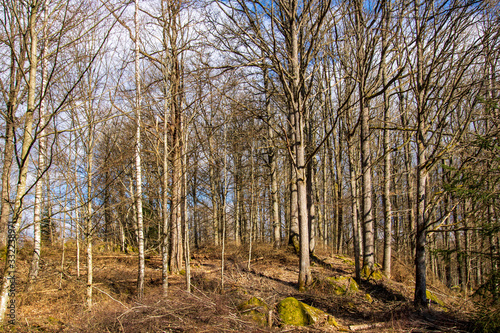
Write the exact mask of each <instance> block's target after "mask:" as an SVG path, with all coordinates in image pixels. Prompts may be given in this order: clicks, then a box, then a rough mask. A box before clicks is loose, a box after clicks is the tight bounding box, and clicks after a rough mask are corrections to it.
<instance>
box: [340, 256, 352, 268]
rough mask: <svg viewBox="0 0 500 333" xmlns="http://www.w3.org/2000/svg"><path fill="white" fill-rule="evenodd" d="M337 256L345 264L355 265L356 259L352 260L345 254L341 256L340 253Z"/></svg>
mask: <svg viewBox="0 0 500 333" xmlns="http://www.w3.org/2000/svg"><path fill="white" fill-rule="evenodd" d="M337 258H339V259H340V260H342V262H343V263H344V264H347V265H349V266H354V260H352V259H350V258H347V257H344V256H340V255H337Z"/></svg>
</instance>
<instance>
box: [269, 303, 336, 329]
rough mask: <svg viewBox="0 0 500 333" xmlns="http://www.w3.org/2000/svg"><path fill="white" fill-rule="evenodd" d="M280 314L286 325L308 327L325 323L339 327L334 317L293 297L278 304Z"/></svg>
mask: <svg viewBox="0 0 500 333" xmlns="http://www.w3.org/2000/svg"><path fill="white" fill-rule="evenodd" d="M278 314H279V316H280V319H281V321H282V323H283V324H284V325H293V326H308V325H314V324H316V323H319V322H322V321H324V322H326V323H327V324H328V325H332V326H335V327H338V324H337V322H336V320H335V318H334V317H332V316H330V315H328V314H326V313H325V312H323V311H321V310H320V309H317V308H315V307H312V306H310V305H307V304H305V303H302V302H300V301H298V300H297V299H296V298H293V297H288V298H285V299H284V300H282V301H281V302H280V303H279V304H278Z"/></svg>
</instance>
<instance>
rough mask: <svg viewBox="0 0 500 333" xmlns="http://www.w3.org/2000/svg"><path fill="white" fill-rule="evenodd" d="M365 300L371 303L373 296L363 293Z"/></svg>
mask: <svg viewBox="0 0 500 333" xmlns="http://www.w3.org/2000/svg"><path fill="white" fill-rule="evenodd" d="M365 300H366V301H367V302H368V303H373V298H372V297H371V296H370V294H365Z"/></svg>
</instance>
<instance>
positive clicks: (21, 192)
mask: <svg viewBox="0 0 500 333" xmlns="http://www.w3.org/2000/svg"><path fill="white" fill-rule="evenodd" d="M40 5H41V3H40V2H39V1H34V2H33V3H32V4H31V6H30V8H29V13H28V28H27V34H26V38H27V40H26V44H28V45H29V49H28V51H29V55H28V61H29V72H28V99H27V110H26V113H25V116H24V133H23V141H22V147H21V154H20V160H19V161H20V165H19V176H18V180H17V186H16V198H15V201H14V210H13V216H12V221H11V223H10V225H9V226H8V231H7V235H8V236H7V260H6V261H5V268H4V274H3V278H2V289H1V292H0V322H4V320H5V312H6V310H7V304H9V300H10V299H12V301H13V302H15V298H14V295H12V296H11V295H10V294H11V293H10V290H11V289H14V290H15V276H16V259H17V244H18V242H17V240H18V237H19V231H20V226H21V215H22V206H23V200H24V197H25V195H26V181H27V177H28V166H29V152H30V149H31V147H32V145H33V140H34V139H33V135H32V134H33V116H34V113H35V107H36V105H35V93H36V70H37V63H38V55H37V50H38V38H37V30H36V21H37V17H38V11H39V9H40Z"/></svg>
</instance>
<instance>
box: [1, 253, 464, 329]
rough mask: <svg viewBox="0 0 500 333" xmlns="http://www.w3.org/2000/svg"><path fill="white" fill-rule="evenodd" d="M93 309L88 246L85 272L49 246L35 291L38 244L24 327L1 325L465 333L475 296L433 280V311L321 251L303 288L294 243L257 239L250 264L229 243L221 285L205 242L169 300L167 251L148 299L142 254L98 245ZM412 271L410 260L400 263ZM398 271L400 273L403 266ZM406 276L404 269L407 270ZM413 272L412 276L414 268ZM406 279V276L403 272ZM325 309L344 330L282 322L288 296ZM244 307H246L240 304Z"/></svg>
mask: <svg viewBox="0 0 500 333" xmlns="http://www.w3.org/2000/svg"><path fill="white" fill-rule="evenodd" d="M95 248H96V249H97V250H96V253H95V259H94V281H95V288H94V307H93V308H92V310H91V311H87V310H86V309H85V307H84V304H85V302H84V300H85V286H86V284H85V281H86V277H85V276H84V273H85V262H84V261H83V260H84V257H83V253H82V258H81V260H82V262H81V263H80V273H81V276H80V278H78V277H77V270H76V256H75V249H74V247H72V246H70V245H68V248H67V250H66V255H65V261H64V265H63V270H62V272H61V252H62V251H61V249H60V248H50V249H45V250H44V252H43V253H42V269H41V275H40V278H39V279H38V281H37V283H36V284H35V285H34V286H33V288H32V289H31V291H30V292H26V291H25V285H26V276H27V268H28V264H29V260H28V259H29V258H30V251H29V248H28V247H25V248H23V249H22V250H21V251H20V255H19V257H20V264H19V268H18V286H19V288H18V290H19V292H18V301H17V303H18V307H17V324H16V325H15V326H7V327H4V328H3V331H5V332H9V331H15V332H42V331H44V332H291V331H303V332H324V331H339V330H340V331H360V332H362V331H365V332H410V331H411V332H466V331H467V327H468V323H467V320H466V319H467V318H468V317H467V312H466V310H467V309H471V304H470V302H469V301H467V300H465V299H463V298H461V297H458V295H457V296H452V295H451V294H452V292H451V291H449V290H446V289H444V287H440V288H439V289H436V288H433V287H430V288H429V289H430V290H431V292H432V296H433V297H434V296H435V297H436V298H435V301H434V302H432V303H431V305H430V309H429V310H427V311H423V312H416V311H415V310H414V308H413V306H412V298H413V289H412V288H413V287H412V285H411V282H412V281H404V283H403V282H395V281H389V280H386V279H385V278H382V279H379V280H375V279H374V278H373V276H372V277H370V278H369V279H366V278H365V279H363V281H362V282H361V284H360V285H359V286H357V285H356V284H355V283H353V280H352V279H351V277H352V276H353V275H354V265H353V262H352V260H351V259H350V258H346V257H343V256H334V257H333V258H332V257H328V256H327V255H326V254H324V253H321V252H319V254H318V257H317V258H316V259H315V260H313V264H312V273H313V276H314V281H315V282H314V284H313V285H312V286H311V287H310V288H309V289H308V291H306V292H304V293H299V292H298V290H297V285H296V283H297V275H298V257H297V256H296V255H294V254H293V253H292V252H291V251H290V250H289V249H279V250H272V249H271V248H269V247H266V246H257V247H256V249H255V250H254V251H253V253H252V257H253V258H254V259H253V260H252V262H251V267H250V270H248V269H247V262H248V253H247V250H245V249H243V248H236V247H230V248H229V249H228V250H227V252H226V253H227V255H226V256H225V259H226V260H225V263H226V264H225V275H224V276H225V278H224V280H225V284H224V288H223V289H222V288H221V269H220V265H221V254H220V249H219V248H214V247H205V248H202V249H200V250H198V251H195V252H194V254H193V259H192V262H191V267H192V268H191V270H192V286H193V288H192V293H190V294H188V293H186V292H185V291H184V290H185V277H184V276H183V275H182V274H175V275H171V276H170V277H169V287H170V289H169V297H168V298H167V299H164V298H163V297H161V284H160V283H161V270H160V267H161V262H160V258H159V256H150V257H149V258H148V259H147V269H146V282H147V284H146V290H145V295H146V296H145V298H144V299H143V300H142V301H141V302H138V301H137V299H136V297H135V288H136V287H135V279H136V270H137V258H136V256H135V255H125V254H120V253H114V252H111V251H108V250H106V248H107V247H106V246H104V245H100V246H96V247H95ZM398 269H399V270H404V267H402V266H401V267H399V268H398ZM396 271H397V270H396ZM400 275H401V274H400ZM409 276H411V275H409ZM400 279H401V277H400ZM252 297H259V298H260V299H261V300H263V301H264V302H265V303H266V304H267V305H268V309H269V311H266V313H264V314H263V315H264V316H265V317H264V318H266V319H265V322H264V323H260V324H259V323H258V322H257V321H255V320H253V319H252V317H251V316H248V315H247V313H246V310H239V306H240V305H241V304H242V303H244V302H245V301H248V300H249V299H250V298H252ZM287 297H295V298H296V299H298V300H299V301H301V302H303V303H305V304H307V305H310V306H313V307H315V308H318V309H320V310H322V311H324V312H325V313H326V314H327V315H328V317H329V318H330V317H332V318H335V320H336V322H337V323H338V327H335V326H332V325H330V324H328V323H326V322H316V323H314V324H312V325H310V326H307V327H297V326H289V325H283V323H282V321H281V320H280V317H279V315H278V313H277V304H278V303H279V302H280V301H281V300H283V299H285V298H287ZM240 309H241V307H240Z"/></svg>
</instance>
